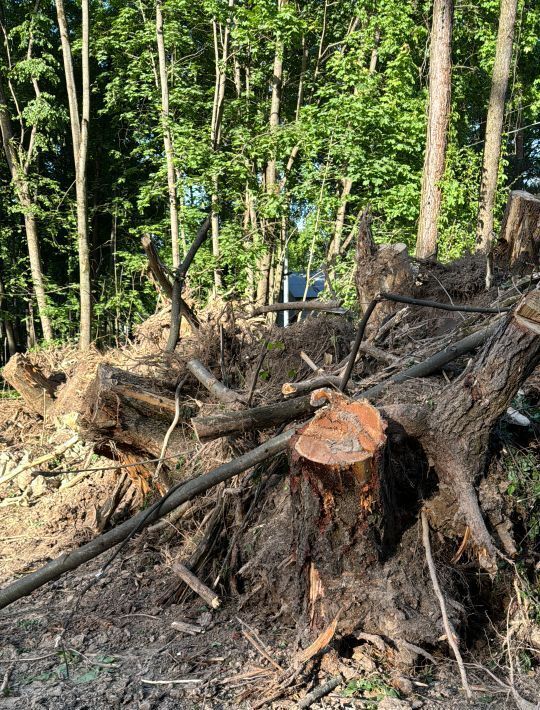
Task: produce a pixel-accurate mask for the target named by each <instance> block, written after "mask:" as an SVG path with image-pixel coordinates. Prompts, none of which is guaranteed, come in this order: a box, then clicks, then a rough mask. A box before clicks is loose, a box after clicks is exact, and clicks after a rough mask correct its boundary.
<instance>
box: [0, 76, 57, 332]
mask: <svg viewBox="0 0 540 710" xmlns="http://www.w3.org/2000/svg"><path fill="white" fill-rule="evenodd" d="M0 130H1V132H2V143H3V146H4V153H5V156H6V161H7V164H8V168H9V172H10V174H11V180H12V182H13V186H14V188H15V193H16V195H17V198H18V200H19V203H20V205H21V208H22V210H23V212H24V225H25V229H26V241H27V244H28V256H29V257H30V272H31V274H32V284H33V287H34V292H35V294H36V301H37V305H38V313H39V319H40V321H41V328H42V330H43V337H44V338H45V340H52V338H53V331H52V327H51V321H50V319H49V316H48V314H47V299H46V296H45V284H44V279H43V269H42V266H41V256H40V252H39V236H38V229H37V221H36V217H35V214H34V211H35V205H34V203H33V201H32V198H31V196H30V190H29V187H28V180H27V175H26V173H25V171H24V169H23V168H21V167H20V165H19V161H18V157H17V151H16V149H15V144H14V136H13V128H12V125H11V117H10V115H9V110H8V106H7V102H6V99H5V95H4V87H3V85H2V82H1V81H0ZM28 167H29V166H27V167H26V169H28Z"/></svg>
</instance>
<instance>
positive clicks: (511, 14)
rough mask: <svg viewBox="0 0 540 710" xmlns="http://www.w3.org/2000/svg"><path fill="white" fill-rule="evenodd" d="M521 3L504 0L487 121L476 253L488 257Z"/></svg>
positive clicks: (513, 0)
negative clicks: (484, 254) (507, 96)
mask: <svg viewBox="0 0 540 710" xmlns="http://www.w3.org/2000/svg"><path fill="white" fill-rule="evenodd" d="M516 11H517V0H501V10H500V17H499V31H498V34H497V47H496V50H495V63H494V65H493V77H492V81H491V93H490V96H489V105H488V113H487V121H486V138H485V143H484V162H483V165H482V178H481V182H480V199H479V203H478V221H477V226H476V250H477V251H481V252H484V253H488V252H489V251H490V249H491V244H492V241H493V208H494V205H495V196H496V192H497V177H498V173H499V159H500V155H501V143H502V129H503V120H504V103H505V99H506V90H507V87H508V78H509V76H510V66H511V61H512V44H513V41H514V27H515V24H516Z"/></svg>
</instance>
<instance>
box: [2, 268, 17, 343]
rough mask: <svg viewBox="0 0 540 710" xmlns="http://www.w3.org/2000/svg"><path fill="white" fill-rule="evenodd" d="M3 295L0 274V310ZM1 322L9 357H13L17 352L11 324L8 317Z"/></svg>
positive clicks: (3, 290)
mask: <svg viewBox="0 0 540 710" xmlns="http://www.w3.org/2000/svg"><path fill="white" fill-rule="evenodd" d="M1 268H2V265H1V264H0V269H1ZM5 295H6V294H5V289H4V281H3V279H2V274H1V272H0V310H2V306H3V305H4V298H5ZM2 322H3V324H4V331H5V334H6V340H7V346H8V352H9V356H10V357H13V355H15V353H16V352H17V341H16V339H15V332H14V330H13V323H12V322H11V319H10V318H9V316H6V317H2Z"/></svg>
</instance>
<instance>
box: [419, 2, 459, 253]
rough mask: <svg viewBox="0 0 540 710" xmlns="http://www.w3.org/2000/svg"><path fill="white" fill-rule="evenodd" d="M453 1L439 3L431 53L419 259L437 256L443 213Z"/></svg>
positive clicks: (435, 12)
mask: <svg viewBox="0 0 540 710" xmlns="http://www.w3.org/2000/svg"><path fill="white" fill-rule="evenodd" d="M453 11H454V8H453V0H435V2H434V4H433V21H432V27H431V48H430V52H429V63H430V67H429V109H428V124H427V135H426V152H425V156H424V170H423V173H422V192H421V195H420V218H419V220H418V235H417V239H416V256H417V258H419V259H429V258H432V257H435V256H437V239H438V230H437V222H438V219H439V213H440V210H441V199H442V192H441V188H440V184H439V183H440V181H441V180H442V178H443V176H444V166H445V161H446V146H447V143H448V121H449V118H450V97H451V91H452V87H451V78H452V21H453Z"/></svg>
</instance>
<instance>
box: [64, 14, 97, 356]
mask: <svg viewBox="0 0 540 710" xmlns="http://www.w3.org/2000/svg"><path fill="white" fill-rule="evenodd" d="M81 10H82V43H81V56H82V113H81V115H80V116H79V106H78V101H77V90H76V87H75V75H74V72H73V59H72V55H71V44H70V41H69V34H68V27H67V21H66V15H65V11H64V2H63V0H56V12H57V16H58V27H59V30H60V39H61V42H62V54H63V59H64V72H65V75H66V89H67V94H68V103H69V115H70V122H71V137H72V141H73V159H74V163H75V189H76V195H77V238H78V248H79V295H80V333H79V347H80V348H81V349H82V350H86V349H87V348H88V347H89V346H90V342H91V339H92V294H91V286H90V248H89V244H88V208H87V198H86V160H87V154H88V124H89V122H90V62H89V11H88V0H82V4H81Z"/></svg>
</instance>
